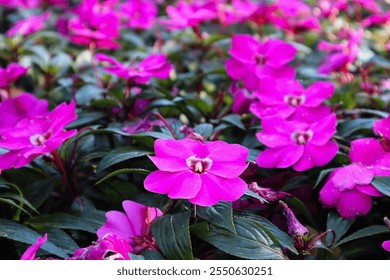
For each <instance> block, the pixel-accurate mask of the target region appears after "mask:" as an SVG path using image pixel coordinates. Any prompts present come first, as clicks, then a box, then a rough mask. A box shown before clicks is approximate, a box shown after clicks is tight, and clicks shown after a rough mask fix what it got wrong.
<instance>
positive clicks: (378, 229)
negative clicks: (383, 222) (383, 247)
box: [337, 225, 389, 246]
mask: <svg viewBox="0 0 390 280" xmlns="http://www.w3.org/2000/svg"><path fill="white" fill-rule="evenodd" d="M388 231H389V229H388V228H387V227H386V226H379V225H373V226H369V227H366V228H363V229H360V230H358V231H356V232H354V233H352V234H351V235H349V236H347V237H345V238H343V239H342V240H340V241H339V242H338V243H337V246H340V245H342V244H344V243H347V242H349V241H352V240H355V239H359V238H363V237H368V236H371V235H375V234H381V233H386V232H388Z"/></svg>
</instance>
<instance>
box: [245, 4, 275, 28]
mask: <svg viewBox="0 0 390 280" xmlns="http://www.w3.org/2000/svg"><path fill="white" fill-rule="evenodd" d="M256 4H257V10H256V11H255V12H254V13H253V14H252V16H251V17H250V18H249V20H250V21H253V22H255V23H257V24H265V23H270V22H271V20H272V18H273V13H274V12H275V11H276V10H277V9H278V4H277V2H276V1H275V2H272V3H270V2H268V1H261V2H259V3H256Z"/></svg>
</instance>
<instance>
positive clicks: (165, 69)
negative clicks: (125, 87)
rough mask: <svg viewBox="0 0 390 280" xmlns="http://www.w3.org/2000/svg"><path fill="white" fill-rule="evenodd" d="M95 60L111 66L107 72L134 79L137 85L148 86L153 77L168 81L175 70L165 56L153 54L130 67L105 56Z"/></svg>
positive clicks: (99, 56)
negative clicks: (171, 72)
mask: <svg viewBox="0 0 390 280" xmlns="http://www.w3.org/2000/svg"><path fill="white" fill-rule="evenodd" d="M95 58H96V59H97V60H98V61H101V62H105V63H107V64H108V65H110V66H108V67H104V68H103V69H104V70H105V71H106V72H109V73H111V74H113V75H116V76H118V77H120V78H124V79H133V80H134V82H135V83H136V84H146V83H148V82H149V81H150V79H151V78H152V77H156V78H158V79H167V78H169V73H170V71H171V70H172V68H173V65H172V64H171V63H169V62H168V61H167V56H166V55H165V54H152V55H150V56H148V57H146V58H145V59H144V60H142V61H141V62H139V63H137V64H133V65H130V66H126V65H123V64H122V63H120V62H119V61H116V60H115V59H114V58H112V57H109V56H107V55H105V54H97V55H95Z"/></svg>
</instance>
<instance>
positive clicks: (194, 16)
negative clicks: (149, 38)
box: [159, 0, 217, 30]
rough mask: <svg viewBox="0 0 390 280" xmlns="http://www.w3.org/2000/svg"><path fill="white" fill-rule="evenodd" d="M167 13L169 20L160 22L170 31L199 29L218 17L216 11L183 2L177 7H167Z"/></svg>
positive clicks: (181, 0)
mask: <svg viewBox="0 0 390 280" xmlns="http://www.w3.org/2000/svg"><path fill="white" fill-rule="evenodd" d="M166 13H167V15H168V19H160V20H159V22H160V24H162V25H165V26H166V28H167V29H168V30H175V29H184V28H187V27H197V26H199V25H200V24H201V23H202V22H204V21H207V20H211V19H215V18H216V17H217V14H216V12H215V11H212V10H210V9H208V8H207V7H202V6H201V5H196V3H188V2H186V1H183V0H179V1H178V2H177V3H176V5H175V6H173V5H169V6H167V8H166Z"/></svg>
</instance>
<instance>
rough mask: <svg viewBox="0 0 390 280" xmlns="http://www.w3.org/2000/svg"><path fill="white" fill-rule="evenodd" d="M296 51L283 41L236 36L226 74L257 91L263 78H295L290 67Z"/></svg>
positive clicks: (233, 40)
mask: <svg viewBox="0 0 390 280" xmlns="http://www.w3.org/2000/svg"><path fill="white" fill-rule="evenodd" d="M296 52H297V50H296V49H295V48H294V47H293V46H292V45H290V44H288V43H286V42H284V41H282V40H279V39H268V40H266V41H265V42H259V41H258V40H257V39H255V38H254V37H253V36H250V35H235V36H234V37H233V39H232V48H231V49H230V50H229V54H230V55H231V56H232V58H230V59H228V60H227V61H226V71H227V73H228V75H229V76H230V77H231V78H233V79H235V80H242V81H243V83H244V86H245V87H246V88H247V89H257V88H258V87H259V84H260V79H261V78H265V77H272V78H293V77H294V76H295V71H294V68H292V67H290V66H288V65H287V64H288V63H289V62H290V61H292V60H293V59H294V57H295V54H296Z"/></svg>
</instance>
